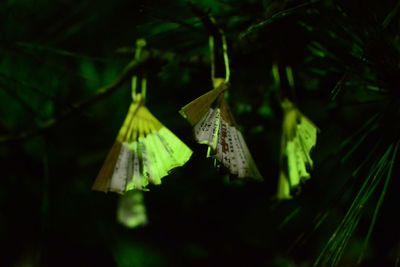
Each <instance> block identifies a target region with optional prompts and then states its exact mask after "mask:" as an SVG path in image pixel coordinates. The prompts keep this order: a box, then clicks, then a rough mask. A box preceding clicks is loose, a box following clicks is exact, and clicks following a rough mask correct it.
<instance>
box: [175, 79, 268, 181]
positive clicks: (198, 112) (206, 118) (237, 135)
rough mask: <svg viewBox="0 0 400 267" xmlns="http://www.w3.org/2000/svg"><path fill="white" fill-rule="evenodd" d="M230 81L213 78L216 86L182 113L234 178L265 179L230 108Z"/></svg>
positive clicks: (198, 138)
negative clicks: (227, 91) (228, 96)
mask: <svg viewBox="0 0 400 267" xmlns="http://www.w3.org/2000/svg"><path fill="white" fill-rule="evenodd" d="M228 86H229V84H228V82H226V80H224V79H218V78H216V79H214V87H215V88H214V89H213V90H211V91H209V92H208V93H206V94H204V95H202V96H200V97H199V98H197V99H195V100H194V101H192V102H190V103H189V104H187V105H186V106H184V107H183V108H182V109H181V111H180V113H181V115H182V116H183V117H184V118H186V119H187V120H188V121H189V123H190V124H191V125H192V126H193V127H194V135H195V138H196V141H197V142H198V143H200V144H206V145H208V146H209V150H208V151H209V153H208V155H209V156H210V155H211V156H213V157H215V158H216V160H217V161H218V162H219V166H220V167H223V168H224V169H226V170H227V171H228V172H229V173H230V176H231V177H233V178H255V179H262V177H261V175H260V173H259V171H258V169H257V166H256V164H255V162H254V160H253V158H252V156H251V154H250V152H249V149H248V147H247V145H246V143H245V141H244V138H243V135H242V133H241V132H240V131H239V129H238V125H237V123H236V121H235V119H234V117H233V115H232V113H231V111H230V109H229V106H228V103H227V101H226V99H225V96H224V94H225V91H226V89H227V88H228Z"/></svg>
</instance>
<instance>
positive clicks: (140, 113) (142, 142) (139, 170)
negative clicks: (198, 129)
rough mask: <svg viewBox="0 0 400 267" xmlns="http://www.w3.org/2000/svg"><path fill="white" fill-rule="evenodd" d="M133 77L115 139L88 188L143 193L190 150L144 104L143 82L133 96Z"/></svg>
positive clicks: (144, 87)
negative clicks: (128, 104) (127, 109)
mask: <svg viewBox="0 0 400 267" xmlns="http://www.w3.org/2000/svg"><path fill="white" fill-rule="evenodd" d="M136 85H137V77H136V76H134V77H133V79H132V97H133V102H132V104H131V106H130V108H129V111H128V114H127V116H126V118H125V121H124V123H123V125H122V127H121V129H120V131H119V133H118V136H117V139H116V141H115V143H114V145H113V146H112V148H111V151H110V152H109V154H108V156H107V158H106V160H105V162H104V164H103V167H102V168H101V170H100V173H99V174H98V176H97V178H96V180H95V182H94V184H93V187H92V189H93V190H98V191H104V192H107V191H113V192H117V193H124V192H125V191H128V190H133V189H140V190H143V189H145V188H146V186H147V185H148V184H149V183H152V184H160V183H161V178H163V177H164V176H166V175H168V173H169V172H170V171H171V170H172V169H173V168H176V167H179V166H182V165H184V164H185V163H186V162H187V161H188V160H189V158H190V156H191V155H192V151H191V150H190V149H189V148H188V147H187V146H186V145H185V144H184V143H183V142H182V141H181V140H180V139H179V138H178V137H176V136H175V135H174V134H173V133H172V132H171V131H170V130H168V129H167V128H166V127H165V126H164V125H162V124H161V122H159V121H158V120H157V118H155V117H154V116H153V114H151V112H150V111H149V110H148V109H147V107H146V106H145V105H144V99H145V92H146V79H142V86H141V87H142V93H139V94H136Z"/></svg>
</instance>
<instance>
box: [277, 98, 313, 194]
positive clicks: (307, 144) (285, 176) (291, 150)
mask: <svg viewBox="0 0 400 267" xmlns="http://www.w3.org/2000/svg"><path fill="white" fill-rule="evenodd" d="M281 105H282V108H283V124H282V137H281V156H280V165H281V170H280V173H279V181H278V193H277V197H278V199H290V198H291V197H292V195H294V194H295V193H296V191H298V190H299V189H300V185H301V184H302V183H303V182H304V181H306V180H308V179H309V178H310V173H309V170H310V169H311V168H312V167H313V160H312V159H311V156H310V152H311V149H312V148H313V147H314V146H315V143H316V142H317V131H318V128H317V127H316V126H315V125H314V123H312V122H311V121H310V120H309V119H308V118H307V117H306V116H304V115H303V114H302V113H301V112H300V110H298V109H297V107H296V106H295V105H294V104H293V103H292V102H291V101H290V100H288V99H284V100H283V101H282V103H281Z"/></svg>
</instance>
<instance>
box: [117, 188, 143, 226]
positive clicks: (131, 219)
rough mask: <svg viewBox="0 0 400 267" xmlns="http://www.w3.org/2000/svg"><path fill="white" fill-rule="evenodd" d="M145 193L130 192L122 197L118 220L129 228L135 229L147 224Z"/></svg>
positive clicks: (119, 204)
mask: <svg viewBox="0 0 400 267" xmlns="http://www.w3.org/2000/svg"><path fill="white" fill-rule="evenodd" d="M143 198H144V196H143V192H142V191H139V190H130V191H128V192H126V193H125V194H123V195H122V196H120V198H119V202H118V209H117V220H118V222H120V223H121V224H123V225H124V226H125V227H127V228H135V227H138V226H142V225H146V224H147V213H146V206H145V205H144V202H143Z"/></svg>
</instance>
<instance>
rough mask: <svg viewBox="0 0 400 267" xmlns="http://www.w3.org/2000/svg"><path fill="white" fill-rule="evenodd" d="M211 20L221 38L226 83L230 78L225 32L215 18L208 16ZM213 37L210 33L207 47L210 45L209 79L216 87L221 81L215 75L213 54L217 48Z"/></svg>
mask: <svg viewBox="0 0 400 267" xmlns="http://www.w3.org/2000/svg"><path fill="white" fill-rule="evenodd" d="M210 20H211V22H212V23H213V24H214V26H215V28H216V29H217V32H218V35H219V37H220V38H221V44H222V53H223V59H224V66H225V80H224V82H225V83H227V82H229V78H230V67H229V57H228V44H227V41H226V37H225V34H224V32H223V30H222V29H221V28H219V27H218V25H217V23H216V21H215V19H214V18H213V17H210ZM215 37H216V36H214V35H210V37H209V42H208V44H209V47H210V61H211V80H212V82H213V86H214V87H217V86H218V85H219V84H220V83H221V82H222V79H221V78H217V77H216V76H215V73H216V70H215V69H216V64H215V55H216V54H217V53H216V52H217V48H216V47H215Z"/></svg>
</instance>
